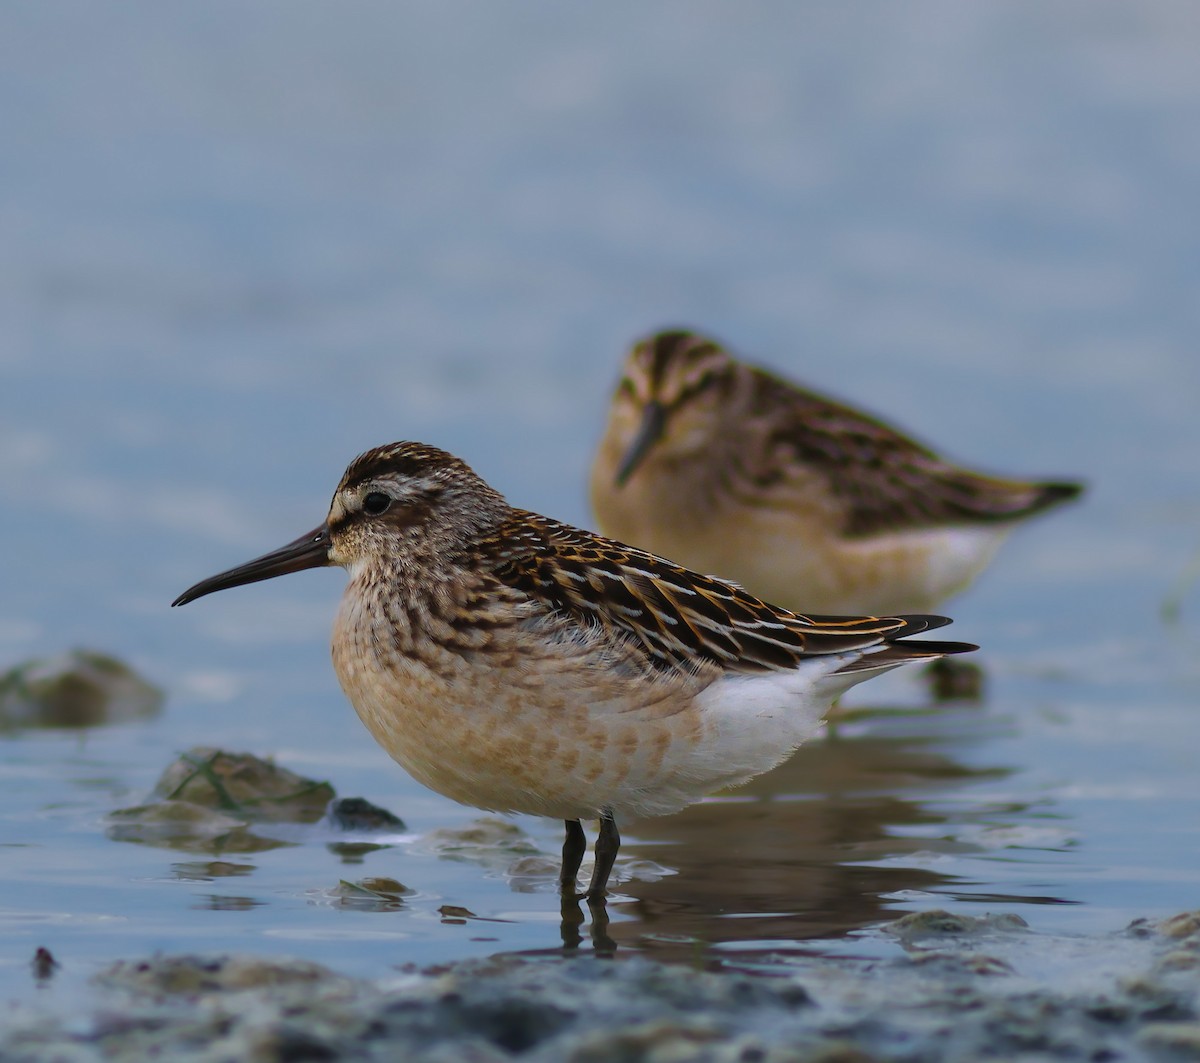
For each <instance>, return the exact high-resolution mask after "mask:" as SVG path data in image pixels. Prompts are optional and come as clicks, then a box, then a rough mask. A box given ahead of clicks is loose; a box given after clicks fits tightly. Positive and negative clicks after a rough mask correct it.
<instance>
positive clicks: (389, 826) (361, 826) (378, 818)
mask: <svg viewBox="0 0 1200 1063" xmlns="http://www.w3.org/2000/svg"><path fill="white" fill-rule="evenodd" d="M325 817H326V819H328V820H329V823H330V825H331V826H333V827H336V828H337V829H338V830H344V831H355V832H363V831H384V830H390V831H402V830H404V829H405V826H404V820H402V819H401V818H400V817H399V816H395V815H392V813H391V812H389V811H388V810H387V809H386V808H380V807H379V806H378V805H373V804H371V802H370V801H368V800H367V799H366V798H365V797H341V798H338V799H337V800H336V801H331V802H330V803H329V807H328V808H327V809H326V811H325Z"/></svg>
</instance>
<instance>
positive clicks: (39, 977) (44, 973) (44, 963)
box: [30, 947, 59, 982]
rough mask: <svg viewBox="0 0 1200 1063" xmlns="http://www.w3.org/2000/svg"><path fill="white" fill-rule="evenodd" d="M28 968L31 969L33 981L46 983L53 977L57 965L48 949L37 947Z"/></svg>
mask: <svg viewBox="0 0 1200 1063" xmlns="http://www.w3.org/2000/svg"><path fill="white" fill-rule="evenodd" d="M30 966H31V967H32V968H33V977H34V981H37V982H48V981H50V979H51V978H53V977H54V972H55V971H57V970H58V966H59V964H58V960H56V959H55V958H54V956H53V954H52V953H51V952H50V950H49V949H48V948H44V947H39V948H38V950H37V951H36V952H35V953H34V954H33V959H32V960H31V961H30Z"/></svg>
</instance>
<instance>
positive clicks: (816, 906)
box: [562, 713, 1026, 955]
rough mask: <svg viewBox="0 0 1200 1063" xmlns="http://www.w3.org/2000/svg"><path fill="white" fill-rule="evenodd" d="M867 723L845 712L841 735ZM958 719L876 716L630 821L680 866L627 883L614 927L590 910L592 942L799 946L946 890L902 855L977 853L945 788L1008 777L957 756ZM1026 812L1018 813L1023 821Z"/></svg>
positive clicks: (657, 856) (643, 853)
mask: <svg viewBox="0 0 1200 1063" xmlns="http://www.w3.org/2000/svg"><path fill="white" fill-rule="evenodd" d="M971 715H973V716H977V714H975V713H971ZM861 719H863V716H862V714H855V715H854V716H853V717H843V722H842V728H843V732H844V731H845V730H846V729H847V728H848V727H855V728H858V726H859V725H858V724H857V723H856V722H855V721H856V720H861ZM953 719H954V714H953V713H933V714H927V715H925V716H923V717H922V716H918V715H907V716H901V715H898V714H894V713H892V714H888V715H886V716H883V715H879V714H876V717H875V719H874V720H873V721H872V722H871V724H870V729H869V730H867V731H865V733H860V734H857V735H854V736H847V735H846V734H845V733H843V734H841V735H837V736H832V737H830V738H828V739H826V740H824V741H817V742H813V743H810V744H809V745H807V746H804V747H802V748H801V749H800V750H799V751H798V752H797V753H796V755H795V756H793V757H792V758H791V759H790V760H789V761H788V762H787V763H785V764H783V765H781V766H780V767H779V768H777V769H776V770H775V771H773V772H771V773H769V774H767V775H764V776H762V777H760V778H759V779H756V780H754V781H752V782H751V783H750V784H748V785H747V786H745V787H743V788H741V789H739V790H737V791H734V792H732V793H730V794H728V795H725V796H721V797H716V798H713V799H711V800H709V801H706V802H704V803H702V804H699V805H694V806H692V807H691V808H688V809H685V810H684V811H683V812H680V813H678V814H676V815H674V816H668V817H663V818H658V819H647V820H641V821H637V822H631V823H630V824H629V825H628V835H629V836H630V838H631V840H633V839H636V841H634V846H635V852H636V854H637V857H638V858H649V859H650V860H651V861H656V862H658V863H661V864H663V865H666V866H668V867H671V868H674V869H675V870H676V871H677V874H674V875H671V876H669V877H666V878H662V879H659V880H658V881H651V882H645V881H627V882H622V883H621V884H620V885H618V886H617V888H616V890H615V891H614V892H615V894H616V896H617V897H618V898H619V897H622V896H625V897H631V898H632V899H631V900H628V901H624V900H620V899H610V902H609V904H610V910H611V914H612V922H611V924H610V923H609V922H608V913H605V912H603V911H602V910H601V911H600V912H597V911H596V910H595V909H593V911H592V920H591V922H592V926H591V928H590V933H591V935H592V938H593V947H595V948H596V949H597V951H606V950H608V951H611V948H615V944H613V940H612V939H616V942H619V943H620V944H621V945H625V946H634V947H638V948H645V949H652V950H654V951H655V952H656V953H660V954H661V953H663V952H667V953H670V952H686V953H687V954H688V955H694V953H695V949H696V947H697V945H698V944H699V945H704V944H715V943H734V942H744V943H745V948H746V951H756V950H757V951H762V950H763V949H765V948H770V949H771V950H772V951H776V952H778V951H780V950H781V949H786V947H787V944H788V943H790V942H798V941H803V940H805V939H813V938H830V937H837V936H841V935H844V934H846V933H848V932H850V931H853V930H856V929H859V928H861V927H863V926H865V925H867V924H870V923H874V922H879V921H883V920H886V919H889V918H891V917H892V916H893V915H894V911H893V910H892V909H891V908H890V907H889V898H894V897H895V896H896V895H897V894H899V893H902V892H903V891H934V890H937V891H938V892H946V891H947V890H948V888H950V887H951V885H952V884H953V883H954V882H956V881H957V880H956V879H955V878H954V877H953V876H951V875H948V874H945V873H942V872H939V871H935V870H931V869H929V868H928V867H920V866H911V865H910V866H905V865H906V861H905V859H904V858H905V857H910V856H912V855H913V854H915V853H918V852H930V851H933V852H936V853H940V854H953V853H973V852H979V851H980V849H981V847H980V846H978V845H973V844H970V843H968V842H964V841H961V840H956V839H955V838H954V835H956V834H957V833H959V828H960V826H961V823H960V820H963V819H964V814H963V813H961V812H955V811H954V809H955V808H959V807H961V806H960V805H959V804H957V803H955V802H947V801H946V797H947V793H948V791H951V790H953V791H956V794H955V796H956V797H957V796H958V794H957V791H961V790H962V789H963V788H964V787H966V786H969V785H971V784H973V783H976V782H980V781H984V780H995V779H998V778H1003V777H1005V776H1006V775H1007V774H1008V773H1009V770H1008V769H1006V768H1002V767H982V768H980V767H970V766H968V765H966V764H964V763H961V762H959V761H958V760H956V759H955V758H954V757H953V756H952V755H951V754H950V753H949V752H947V747H948V746H951V745H953V742H952V741H950V740H949V738H948V732H949V731H950V730H952V729H953V726H954V724H953ZM847 720H850V723H849V724H848V723H847V722H846V721H847ZM939 806H940V807H939ZM968 807H970V808H971V809H972V813H976V812H977V811H978V806H974V805H971V806H968ZM1021 812H1022V808H1021V807H1016V808H1013V809H1011V813H1012V814H1013V815H1015V816H1016V817H1017V818H1018V819H1019V818H1020V815H1021ZM939 824H945V825H946V830H945V831H944V832H942V831H939V830H938V829H937V828H938V825H939ZM914 862H915V861H914ZM1021 899H1022V900H1025V899H1026V898H1021ZM582 920H583V913H582V912H581V911H580V909H579V906H578V905H574V906H572V905H570V904H565V905H564V908H563V922H562V934H563V944H564V946H566V947H567V948H574V947H577V946H578V945H579V944H580V943H581V942H582V940H583V929H582ZM725 954H726V955H728V953H725Z"/></svg>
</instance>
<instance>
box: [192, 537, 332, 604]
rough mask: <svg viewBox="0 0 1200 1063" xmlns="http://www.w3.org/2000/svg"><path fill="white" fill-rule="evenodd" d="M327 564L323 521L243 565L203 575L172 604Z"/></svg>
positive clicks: (327, 540)
mask: <svg viewBox="0 0 1200 1063" xmlns="http://www.w3.org/2000/svg"><path fill="white" fill-rule="evenodd" d="M328 564H330V560H329V528H328V527H327V526H326V525H324V524H322V525H321V527H319V528H314V529H313V530H312V531H310V532H309V533H308V534H307V535H301V536H300V538H299V539H296V540H295V541H293V542H290V543H288V544H287V546H281V547H280V548H279V549H278V550H272V551H271V552H270V553H269V554H263V556H262V557H256V558H255V559H254V560H253V561H247V562H246V563H245V564H244V565H238V566H237V567H236V568H231V569H228V570H227V571H225V572H218V573H217V575H215V576H209V577H208V579H202V580H201V581H200V582H199V583H197V584H195V585H194V586H191V587H189V588H188V589H187V590H186V591H184V592H183V593H182V594H181V595H180V596H179V597H178V598H176V599H175V600H174V601H173V602H172V603H171V606H172V607H174V606H176V605H187V603H188V602H194V601H195V600H196V599H197V598H203V597H204V596H205V595H206V594H212V593H213V592H214V591H223V590H226V589H228V588H229V587H240V586H242V585H243V584H246V583H258V582H259V581H260V580H264V579H272V578H273V577H275V576H285V575H287V574H288V573H289V572H302V571H303V570H304V569H306V568H320V567H322V566H324V565H328Z"/></svg>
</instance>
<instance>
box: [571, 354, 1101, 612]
mask: <svg viewBox="0 0 1200 1063" xmlns="http://www.w3.org/2000/svg"><path fill="white" fill-rule="evenodd" d="M1081 490H1082V486H1081V485H1080V484H1077V483H1065V482H1026V481H1021V480H1009V479H1000V478H998V477H995V476H988V475H984V474H981V473H978V472H973V471H971V470H970V469H964V468H962V467H960V466H957V465H954V464H952V463H951V462H949V461H946V460H944V459H943V458H940V457H938V456H937V455H936V454H935V453H933V452H932V451H931V450H929V449H928V448H926V447H924V446H922V445H921V444H919V443H916V442H914V441H913V440H912V439H910V438H908V437H907V436H905V435H902V434H901V433H900V432H898V431H897V430H896V429H894V428H892V427H890V426H889V425H887V424H885V423H884V422H883V421H880V420H877V419H876V418H874V417H872V416H870V415H868V414H866V413H862V412H860V411H858V410H855V409H853V408H851V407H849V406H845V405H842V404H841V403H838V402H833V401H831V400H830V399H827V398H823V397H822V396H820V395H816V394H813V393H812V392H810V391H806V390H804V389H802V388H799V387H797V386H795V385H793V384H790V383H788V382H787V381H784V380H781V379H779V378H778V377H776V376H773V375H772V374H771V373H768V372H766V371H765V370H762V369H759V368H756V367H754V366H750V365H746V364H745V363H743V362H740V361H737V360H736V359H734V358H733V357H732V356H731V355H730V354H729V353H728V351H726V350H725V349H724V348H723V347H722V346H721V345H719V344H718V343H716V342H715V341H714V340H712V339H710V338H708V337H706V336H702V335H698V334H696V333H693V332H687V331H668V332H661V333H658V334H657V335H653V336H650V337H649V338H647V339H644V340H642V341H641V342H639V343H637V344H636V345H635V346H634V347H633V349H632V350H631V351H630V352H629V355H628V357H627V358H626V361H625V365H624V371H623V375H622V377H621V381H620V384H619V386H618V387H617V391H616V394H615V396H614V398H613V402H612V407H611V411H610V415H609V420H608V425H607V428H606V431H605V434H604V437H603V439H602V440H601V442H600V446H599V450H598V452H597V454H596V458H595V462H594V464H593V466H592V476H591V496H592V506H593V509H594V511H595V515H596V521H597V523H598V525H599V526H600V529H601V530H602V531H603V532H604V533H605V534H607V535H612V536H614V537H616V538H618V539H622V540H624V541H625V542H631V543H635V544H637V545H638V546H640V547H643V548H645V549H647V550H652V551H654V552H655V553H660V554H665V555H666V556H668V557H673V558H675V559H676V560H677V561H679V562H680V563H681V564H685V565H687V566H689V567H690V568H695V569H699V570H700V571H702V572H715V573H718V574H720V575H721V576H723V577H725V578H727V579H731V580H735V581H737V582H738V583H740V584H741V585H742V586H743V587H745V588H746V589H747V590H749V591H750V592H751V593H753V594H756V595H759V596H761V597H763V598H766V599H767V600H769V601H773V602H779V603H781V604H783V605H785V606H787V607H788V608H790V609H801V608H803V609H806V610H814V611H816V612H827V613H874V614H877V615H879V614H886V613H892V612H896V611H907V610H918V611H921V610H929V609H933V608H935V607H937V606H938V605H939V604H940V603H941V602H942V601H944V600H945V599H946V598H948V597H949V596H950V595H952V594H954V593H955V592H957V591H959V590H962V589H963V588H964V587H966V586H967V585H968V584H969V583H970V582H971V581H972V580H973V579H974V578H975V576H977V575H978V574H979V572H980V571H981V570H982V569H983V568H984V567H985V566H986V565H987V563H988V561H989V560H991V557H992V554H993V553H994V552H995V550H996V548H997V547H998V546H999V545H1000V542H1001V541H1002V540H1003V539H1004V538H1005V536H1007V535H1008V533H1009V532H1010V531H1012V529H1013V527H1014V526H1015V525H1016V524H1017V523H1019V522H1020V521H1021V520H1022V519H1024V518H1025V517H1029V516H1031V515H1033V514H1035V513H1039V512H1041V511H1042V510H1043V509H1046V508H1047V507H1049V506H1051V505H1054V504H1055V503H1057V502H1062V501H1064V500H1066V499H1069V498H1074V497H1075V496H1076V495H1078V494H1079V493H1080V491H1081Z"/></svg>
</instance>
